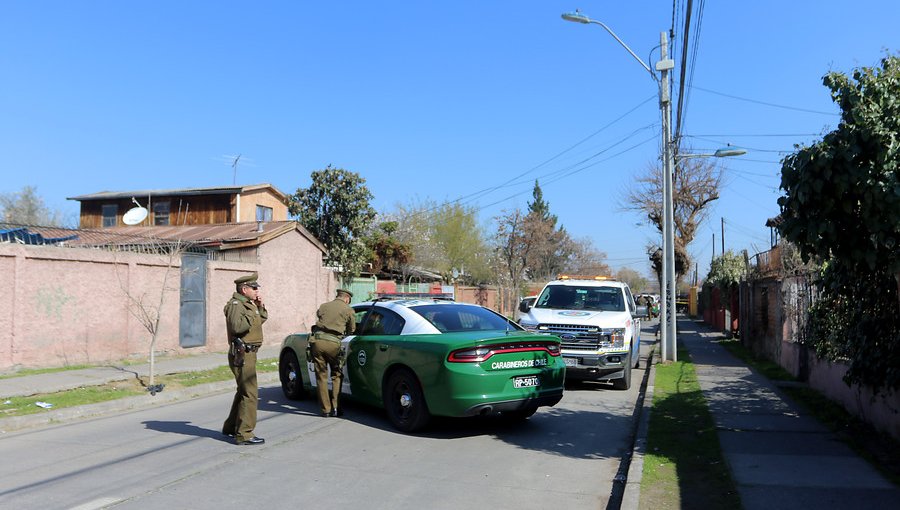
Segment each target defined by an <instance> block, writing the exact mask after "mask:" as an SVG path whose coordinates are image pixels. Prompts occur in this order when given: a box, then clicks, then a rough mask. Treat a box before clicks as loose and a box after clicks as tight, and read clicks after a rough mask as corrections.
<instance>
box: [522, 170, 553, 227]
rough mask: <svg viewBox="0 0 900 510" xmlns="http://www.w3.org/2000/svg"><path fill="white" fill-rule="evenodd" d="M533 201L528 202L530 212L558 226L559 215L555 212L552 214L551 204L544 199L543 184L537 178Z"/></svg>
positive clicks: (532, 195)
mask: <svg viewBox="0 0 900 510" xmlns="http://www.w3.org/2000/svg"><path fill="white" fill-rule="evenodd" d="M531 197H532V199H533V200H532V201H531V202H528V214H535V215H537V216H538V217H539V218H540V219H542V220H544V221H549V222H550V223H551V224H552V225H553V226H554V227H556V220H557V217H556V215H554V214H550V204H548V203H547V202H546V201H544V191H543V190H542V189H541V185H540V184H538V181H537V179H535V181H534V188H533V189H532V190H531Z"/></svg>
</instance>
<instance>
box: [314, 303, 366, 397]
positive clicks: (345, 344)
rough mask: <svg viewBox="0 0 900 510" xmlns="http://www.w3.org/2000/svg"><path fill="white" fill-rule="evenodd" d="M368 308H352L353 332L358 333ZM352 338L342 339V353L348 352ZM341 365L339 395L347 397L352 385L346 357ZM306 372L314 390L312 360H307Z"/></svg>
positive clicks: (329, 379) (349, 336)
mask: <svg viewBox="0 0 900 510" xmlns="http://www.w3.org/2000/svg"><path fill="white" fill-rule="evenodd" d="M369 308H371V306H354V307H353V312H354V315H355V316H354V319H353V320H355V321H356V327H355V328H354V331H359V329H360V324H361V322H362V321H363V318H364V317H365V316H366V313H367V312H368V311H369ZM354 338H356V336H355V335H347V336H345V337H344V339H343V340H341V349H343V352H344V353H348V352H350V342H351V341H352V340H353V339H354ZM343 365H344V368H343V370H342V372H343V374H344V378H343V379H344V380H343V381H342V383H341V393H346V394H348V395H349V394H351V393H353V390H352V387H353V384H352V381H351V380H350V378H349V377H347V359H346V356H345V358H344V362H343ZM306 370H307V372H308V373H309V382H310V385H312V387H313V388H315V387H316V386H318V384H316V382H317V381H316V365H315V364H314V363H313V362H312V360H307V363H306ZM328 387H329V388H331V378H330V377H329V378H328Z"/></svg>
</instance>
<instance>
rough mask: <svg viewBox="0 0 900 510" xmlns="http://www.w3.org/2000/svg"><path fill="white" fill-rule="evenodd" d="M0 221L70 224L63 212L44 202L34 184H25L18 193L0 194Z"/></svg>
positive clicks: (45, 224)
mask: <svg viewBox="0 0 900 510" xmlns="http://www.w3.org/2000/svg"><path fill="white" fill-rule="evenodd" d="M0 221H3V222H4V223H14V224H18V225H37V226H46V227H67V226H71V225H70V223H71V222H68V221H66V220H65V219H64V215H63V213H61V212H60V211H57V210H55V209H52V208H50V207H48V206H47V205H46V204H45V203H44V199H43V198H41V197H40V195H38V194H37V188H35V187H34V186H25V187H23V188H22V191H19V192H18V193H2V194H0Z"/></svg>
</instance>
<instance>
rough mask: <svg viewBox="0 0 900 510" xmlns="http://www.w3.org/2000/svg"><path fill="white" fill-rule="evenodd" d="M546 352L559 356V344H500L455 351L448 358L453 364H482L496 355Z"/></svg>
mask: <svg viewBox="0 0 900 510" xmlns="http://www.w3.org/2000/svg"><path fill="white" fill-rule="evenodd" d="M538 351H541V352H546V353H547V354H549V355H551V356H559V355H560V352H559V344H557V343H551V342H527V343H511V344H498V345H490V346H484V347H470V348H466V349H460V350H458V351H453V352H451V353H450V355H449V356H447V361H450V362H452V363H473V362H474V363H481V362H482V361H485V360H487V359H488V358H490V357H491V356H493V355H494V354H509V353H514V352H538Z"/></svg>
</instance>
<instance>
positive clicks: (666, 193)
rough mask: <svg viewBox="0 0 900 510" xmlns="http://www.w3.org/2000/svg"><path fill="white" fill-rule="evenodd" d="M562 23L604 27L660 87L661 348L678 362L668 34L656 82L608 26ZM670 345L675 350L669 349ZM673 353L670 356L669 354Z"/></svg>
mask: <svg viewBox="0 0 900 510" xmlns="http://www.w3.org/2000/svg"><path fill="white" fill-rule="evenodd" d="M562 19H564V20H566V21H572V22H575V23H583V24H588V23H593V24H595V25H600V26H601V27H603V28H604V29H605V30H606V31H607V32H609V35H611V36H613V38H614V39H615V40H616V41H618V43H619V44H621V45H622V47H623V48H625V49H626V50H627V51H628V53H630V54H631V56H632V57H634V59H635V60H637V61H638V62H639V63H640V64H641V67H643V68H644V69H645V70H646V71H647V72H649V73H650V77H652V78H653V80H654V81H656V82H657V84H658V85H659V109H660V112H661V113H662V135H663V166H664V171H663V176H664V177H663V224H662V227H663V243H662V245H663V246H662V248H663V260H662V272H663V279H662V282H661V285H660V287H661V289H660V290H661V294H662V297H663V302H662V306H661V307H660V319H659V320H660V328H659V330H660V344H661V350H662V353H663V359H671V360H672V361H675V360H676V355H675V349H674V345H675V243H674V239H675V222H674V221H673V218H674V211H673V207H672V169H673V168H674V166H675V162H674V158H673V157H672V129H671V127H670V126H671V122H672V107H671V101H670V100H669V71H670V70H671V69H673V68H674V67H675V62H674V61H673V60H672V59H670V58H669V54H668V52H669V39H668V37H667V36H666V33H665V32H660V34H659V44H660V59H659V62H657V63H656V70H657V71H659V73H660V76H659V79H657V77H656V74H654V73H653V70H651V69H650V66H648V65H647V64H646V63H644V61H643V60H641V58H640V57H638V56H637V55H636V54H635V53H634V52H633V51H631V48H629V47H628V45H627V44H625V43H624V42H623V41H622V39H619V36H617V35H616V34H615V32H613V31H612V30H611V29H610V28H609V27H608V26H606V25H605V24H603V23H601V22H600V21H597V20H593V19H591V18H589V17H587V16H585V15H584V14H582V13H581V12H579V11H578V10H576V11H575V12H572V13H566V14H563V15H562ZM670 339H671V341H670ZM670 344H671V346H672V348H667V347H669V345H670ZM667 352H670V353H671V356H667V355H666V353H667Z"/></svg>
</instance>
